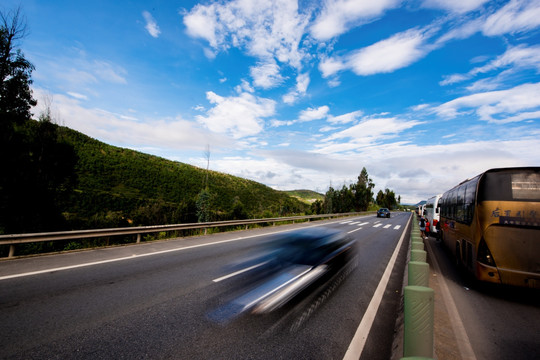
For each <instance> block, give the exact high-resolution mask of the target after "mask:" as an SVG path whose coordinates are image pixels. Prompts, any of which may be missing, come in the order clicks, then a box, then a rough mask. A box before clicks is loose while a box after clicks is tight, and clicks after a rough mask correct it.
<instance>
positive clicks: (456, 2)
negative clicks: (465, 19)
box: [422, 0, 488, 14]
mask: <svg viewBox="0 0 540 360" xmlns="http://www.w3.org/2000/svg"><path fill="white" fill-rule="evenodd" d="M487 1H488V0H451V1H448V0H424V1H423V3H422V5H423V6H424V7H427V8H435V9H443V10H447V11H451V12H454V13H459V14H462V13H466V12H469V11H472V10H476V9H478V8H479V7H480V6H482V5H483V4H484V3H486V2H487Z"/></svg>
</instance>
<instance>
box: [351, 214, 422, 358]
mask: <svg viewBox="0 0 540 360" xmlns="http://www.w3.org/2000/svg"><path fill="white" fill-rule="evenodd" d="M410 221H411V218H409V222H410ZM405 233H406V231H404V232H403V233H402V234H401V238H400V239H399V241H398V244H397V246H396V248H395V249H394V252H393V253H392V257H391V258H390V261H389V262H388V265H386V270H384V273H383V276H382V278H381V281H380V282H379V285H377V289H376V290H375V293H374V294H373V297H372V298H371V301H370V302H369V305H368V307H367V310H366V312H365V313H364V316H363V317H362V321H361V322H360V325H358V329H357V330H356V333H355V334H354V337H353V339H352V340H351V343H350V345H349V348H348V349H347V352H346V353H345V356H344V357H343V359H344V360H352V359H354V360H358V359H360V356H362V351H363V350H364V345H366V340H367V338H368V335H369V332H370V331H371V326H372V325H373V321H375V315H376V314H377V310H378V309H379V305H380V304H381V302H382V298H383V295H384V290H385V289H386V285H388V281H389V280H390V274H391V273H392V270H393V268H394V264H395V263H396V259H397V255H398V253H399V249H400V248H401V244H402V243H403V239H404V238H405Z"/></svg>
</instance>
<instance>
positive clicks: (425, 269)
mask: <svg viewBox="0 0 540 360" xmlns="http://www.w3.org/2000/svg"><path fill="white" fill-rule="evenodd" d="M408 281H409V282H408V284H409V285H416V286H425V287H429V265H428V263H426V262H421V261H410V262H409V280H408Z"/></svg>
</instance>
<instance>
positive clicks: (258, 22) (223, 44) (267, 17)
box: [184, 0, 309, 68]
mask: <svg viewBox="0 0 540 360" xmlns="http://www.w3.org/2000/svg"><path fill="white" fill-rule="evenodd" d="M308 20H309V14H300V13H299V12H298V4H297V2H296V1H289V0H276V1H262V2H261V1H256V0H234V1H230V2H227V3H212V4H209V5H202V4H198V5H196V6H195V7H194V8H193V9H192V10H191V11H189V12H188V13H186V14H185V15H184V24H185V25H186V28H187V33H188V35H190V36H192V37H196V38H202V39H204V40H206V41H208V43H209V44H210V46H211V47H212V48H214V49H216V50H221V49H227V48H228V47H230V46H234V47H237V48H240V49H245V50H246V51H247V53H248V54H249V55H251V56H254V57H256V58H258V59H260V60H262V61H264V62H266V61H268V59H271V58H275V59H277V60H278V61H279V62H281V63H285V64H289V65H291V66H293V67H295V68H299V67H300V66H301V61H302V59H303V58H304V56H305V55H304V53H303V52H302V51H301V50H300V49H299V44H300V41H301V40H302V36H303V34H304V29H305V27H306V26H307V24H308Z"/></svg>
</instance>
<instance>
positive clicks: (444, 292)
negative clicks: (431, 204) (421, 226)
mask: <svg viewBox="0 0 540 360" xmlns="http://www.w3.org/2000/svg"><path fill="white" fill-rule="evenodd" d="M425 243H426V245H427V247H428V248H429V249H428V250H429V253H430V254H433V249H432V248H431V244H430V243H429V241H425ZM430 259H432V260H433V268H434V269H435V272H436V273H437V274H441V269H440V268H439V263H438V262H437V259H435V256H430ZM437 279H438V280H439V285H440V288H441V298H442V299H443V301H444V303H445V304H446V310H447V311H448V317H449V318H450V324H451V325H452V330H453V331H454V335H455V336H456V340H457V343H458V344H459V346H458V349H459V353H460V354H461V358H462V359H466V360H476V356H475V355H474V351H473V348H472V345H471V342H470V341H469V337H468V336H467V332H466V331H465V326H463V321H462V320H461V316H460V315H459V312H458V310H457V307H456V303H454V298H453V297H452V294H450V290H449V289H448V285H447V284H446V280H444V276H437Z"/></svg>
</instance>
